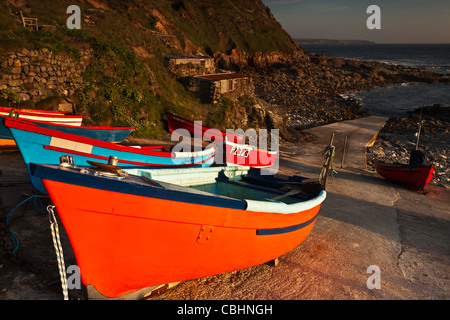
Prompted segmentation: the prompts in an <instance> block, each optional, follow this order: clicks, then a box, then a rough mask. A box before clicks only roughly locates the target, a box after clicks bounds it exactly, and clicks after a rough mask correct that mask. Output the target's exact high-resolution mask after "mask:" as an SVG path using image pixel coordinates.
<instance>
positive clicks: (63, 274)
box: [47, 205, 69, 300]
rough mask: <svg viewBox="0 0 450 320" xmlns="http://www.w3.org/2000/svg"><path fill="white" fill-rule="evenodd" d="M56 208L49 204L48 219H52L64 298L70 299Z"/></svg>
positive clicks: (51, 226) (51, 223) (51, 225)
mask: <svg viewBox="0 0 450 320" xmlns="http://www.w3.org/2000/svg"><path fill="white" fill-rule="evenodd" d="M54 208H55V206H54V205H49V206H48V207H47V211H48V219H49V221H50V230H51V231H52V238H53V246H54V247H55V252H56V259H57V261H58V269H59V276H60V278H61V286H62V289H63V295H64V300H69V294H68V288H67V277H66V267H65V265H64V253H63V249H62V246H61V240H60V238H59V228H58V222H57V221H56V217H55V213H54V211H53V209H54Z"/></svg>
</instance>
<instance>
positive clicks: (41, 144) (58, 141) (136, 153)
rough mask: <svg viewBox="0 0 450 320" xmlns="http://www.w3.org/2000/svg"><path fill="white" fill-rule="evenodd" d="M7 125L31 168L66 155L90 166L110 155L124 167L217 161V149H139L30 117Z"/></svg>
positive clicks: (37, 181)
mask: <svg viewBox="0 0 450 320" xmlns="http://www.w3.org/2000/svg"><path fill="white" fill-rule="evenodd" d="M4 125H5V127H7V128H9V130H10V131H11V134H12V135H13V137H14V140H15V141H16V144H17V146H18V148H19V150H20V152H21V154H22V157H23V159H24V161H25V165H26V166H27V169H28V172H29V164H30V163H31V162H36V163H41V164H54V165H57V164H59V163H60V157H61V156H63V155H68V156H72V157H73V161H74V162H75V163H76V164H77V165H79V166H88V165H89V164H88V163H87V161H96V162H103V163H107V162H108V159H109V157H110V156H113V157H117V158H118V159H119V160H118V166H120V167H123V168H142V167H144V168H157V167H184V166H200V167H208V166H210V165H211V164H212V163H213V162H214V155H215V150H214V149H206V150H203V151H200V152H168V151H158V150H155V149H149V150H147V149H138V148H133V147H127V146H122V145H117V144H114V143H110V142H105V141H101V140H97V139H91V138H87V137H81V136H77V135H74V134H69V133H65V132H61V131H57V130H51V129H46V128H41V127H39V126H37V125H35V124H33V123H30V122H28V121H21V120H16V119H10V118H5V119H4ZM30 178H31V182H32V184H33V186H34V187H35V188H36V189H37V190H38V191H39V192H41V193H43V194H46V193H47V191H46V190H45V187H44V185H43V184H42V181H41V180H40V179H39V178H36V177H33V176H30Z"/></svg>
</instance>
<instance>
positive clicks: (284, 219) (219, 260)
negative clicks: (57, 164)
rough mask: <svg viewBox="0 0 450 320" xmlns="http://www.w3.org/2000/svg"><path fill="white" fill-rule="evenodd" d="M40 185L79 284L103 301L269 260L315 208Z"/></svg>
mask: <svg viewBox="0 0 450 320" xmlns="http://www.w3.org/2000/svg"><path fill="white" fill-rule="evenodd" d="M44 184H45V186H46V188H47V190H48V191H49V194H50V197H51V198H52V200H53V202H54V204H55V205H56V210H57V212H58V214H59V216H60V218H61V221H62V223H63V225H64V228H65V230H66V232H67V234H68V236H69V239H70V242H71V245H72V248H73V250H74V253H75V255H76V259H77V263H78V265H79V267H80V270H81V275H82V280H83V283H84V284H85V285H88V284H91V285H93V286H94V287H95V288H96V289H97V290H98V291H99V292H100V293H102V294H103V295H105V296H107V297H118V296H122V295H124V294H127V293H130V292H132V291H135V290H138V289H140V288H144V287H148V286H152V285H159V284H164V283H169V282H176V281H182V280H187V279H194V278H199V277H204V276H209V275H213V274H219V273H223V272H229V271H233V270H238V269H242V268H246V267H250V266H255V265H258V264H261V263H264V262H266V261H270V260H272V259H274V258H277V257H279V256H281V255H283V254H284V253H286V252H289V251H290V250H292V249H294V248H295V247H296V246H298V245H299V244H300V243H301V242H302V241H303V240H304V239H305V237H306V236H307V235H308V234H309V232H310V231H311V229H312V227H313V225H314V222H315V216H316V215H317V213H318V211H319V209H320V205H318V206H316V207H314V208H312V209H310V210H306V211H302V212H299V213H294V214H275V213H261V212H251V211H244V210H239V209H229V208H222V207H212V206H205V205H198V204H190V203H185V202H178V201H171V200H163V199H156V198H149V197H143V196H137V195H130V194H123V193H118V192H112V191H104V190H98V189H93V188H88V187H83V186H77V185H71V184H67V183H63V182H56V181H52V180H45V179H44ZM81 203H82V206H81ZM86 208H88V209H86ZM311 219H314V221H313V222H312V223H310V224H309V225H307V226H306V227H304V228H302V229H299V230H297V231H292V232H287V233H282V234H275V235H264V236H258V235H257V234H256V230H257V229H261V228H282V227H286V226H290V225H295V224H300V223H303V222H306V221H308V220H311ZM202 228H203V230H202ZM208 236H209V238H208Z"/></svg>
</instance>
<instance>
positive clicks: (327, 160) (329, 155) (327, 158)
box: [319, 145, 335, 185]
mask: <svg viewBox="0 0 450 320" xmlns="http://www.w3.org/2000/svg"><path fill="white" fill-rule="evenodd" d="M334 155H335V147H334V146H333V145H329V146H328V147H326V148H325V151H324V152H323V155H322V159H324V162H323V166H322V170H321V171H320V175H319V182H320V184H322V185H323V182H324V181H326V178H327V175H328V171H329V170H331V182H328V181H327V182H326V183H327V184H332V183H333V181H334V168H333V158H334ZM328 166H329V168H328ZM328 169H329V170H328Z"/></svg>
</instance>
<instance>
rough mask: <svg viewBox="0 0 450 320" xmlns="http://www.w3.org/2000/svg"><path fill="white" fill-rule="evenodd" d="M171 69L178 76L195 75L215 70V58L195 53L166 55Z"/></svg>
mask: <svg viewBox="0 0 450 320" xmlns="http://www.w3.org/2000/svg"><path fill="white" fill-rule="evenodd" d="M165 58H166V59H167V60H168V61H169V64H170V69H171V70H172V71H173V72H174V73H176V74H177V76H178V77H187V76H194V75H198V74H204V73H213V72H214V71H215V68H216V67H215V64H214V59H213V58H211V57H210V56H206V55H203V54H195V55H166V56H165Z"/></svg>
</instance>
